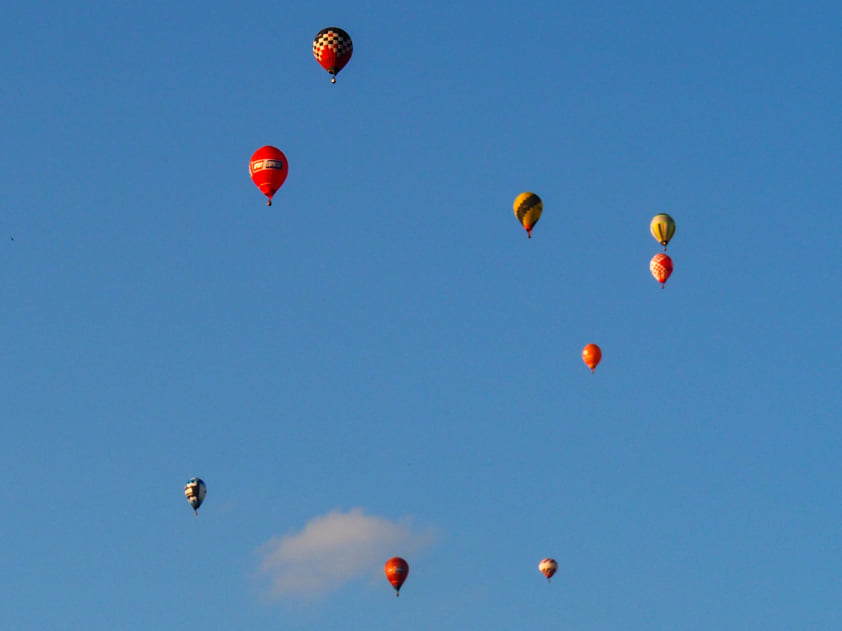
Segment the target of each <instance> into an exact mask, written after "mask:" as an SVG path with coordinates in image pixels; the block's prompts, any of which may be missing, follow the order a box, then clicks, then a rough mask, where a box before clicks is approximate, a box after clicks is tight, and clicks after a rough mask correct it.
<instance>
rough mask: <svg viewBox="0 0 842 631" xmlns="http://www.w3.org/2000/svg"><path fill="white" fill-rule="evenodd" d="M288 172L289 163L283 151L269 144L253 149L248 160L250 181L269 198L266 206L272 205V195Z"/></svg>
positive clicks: (281, 184)
mask: <svg viewBox="0 0 842 631" xmlns="http://www.w3.org/2000/svg"><path fill="white" fill-rule="evenodd" d="M288 173H289V163H288V162H287V157H286V156H285V155H284V152H283V151H281V150H280V149H278V148H277V147H272V146H270V145H267V146H265V147H261V148H260V149H258V150H257V151H255V152H254V155H253V156H252V157H251V161H250V162H249V174H251V179H252V181H253V182H254V184H255V185H256V186H257V188H259V189H260V192H261V193H263V194H264V195H266V197H267V198H269V201H267V202H266V205H267V206H271V205H272V196H273V195H274V194H275V193H277V192H278V189H279V188H281V186H283V183H284V181H285V180H286V179H287V174H288Z"/></svg>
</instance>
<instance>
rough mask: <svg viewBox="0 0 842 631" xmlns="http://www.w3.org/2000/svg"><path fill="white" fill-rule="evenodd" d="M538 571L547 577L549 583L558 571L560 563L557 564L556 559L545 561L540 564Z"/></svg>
mask: <svg viewBox="0 0 842 631" xmlns="http://www.w3.org/2000/svg"><path fill="white" fill-rule="evenodd" d="M538 569H539V570H541V574H543V575H544V576H546V577H547V582H548V583H549V582H550V579H551V578H552V577H553V574H555V571H556V570H557V569H558V563H556V561H555V559H544V560H543V561H541V562H540V563H539V564H538Z"/></svg>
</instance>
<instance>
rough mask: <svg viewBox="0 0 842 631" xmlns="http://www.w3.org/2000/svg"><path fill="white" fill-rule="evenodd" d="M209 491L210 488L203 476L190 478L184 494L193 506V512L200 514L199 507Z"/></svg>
mask: <svg viewBox="0 0 842 631" xmlns="http://www.w3.org/2000/svg"><path fill="white" fill-rule="evenodd" d="M207 493H208V488H207V487H206V486H205V483H204V482H203V481H202V479H201V478H190V479H189V480H187V484H186V485H185V486H184V495H185V497H187V501H188V502H190V506H192V507H193V512H194V513H196V514H197V515H198V514H199V507H200V506H201V505H202V502H204V501H205V495H207Z"/></svg>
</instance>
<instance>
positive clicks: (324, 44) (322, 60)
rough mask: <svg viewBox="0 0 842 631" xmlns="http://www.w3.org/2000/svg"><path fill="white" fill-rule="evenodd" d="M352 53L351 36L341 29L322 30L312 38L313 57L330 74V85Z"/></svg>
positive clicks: (334, 81)
mask: <svg viewBox="0 0 842 631" xmlns="http://www.w3.org/2000/svg"><path fill="white" fill-rule="evenodd" d="M353 52H354V43H353V42H352V41H351V36H350V35H348V33H346V32H345V31H343V30H342V29H341V28H337V27H335V26H329V27H327V28H323V29H322V30H321V31H319V32H318V33H316V37H315V38H313V56H314V57H315V58H316V61H318V62H319V64H321V66H322V68H324V69H325V70H327V71H328V72H329V73H330V74H331V78H330V82H331V83H336V75H337V74H338V73H339V71H340V70H342V69H343V68H344V67H345V64H347V63H348V61H349V60H350V59H351V55H352V54H353Z"/></svg>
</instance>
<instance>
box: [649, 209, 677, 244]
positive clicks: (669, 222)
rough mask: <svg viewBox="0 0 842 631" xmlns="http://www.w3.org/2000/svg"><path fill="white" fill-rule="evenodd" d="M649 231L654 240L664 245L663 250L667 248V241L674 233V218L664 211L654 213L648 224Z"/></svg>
mask: <svg viewBox="0 0 842 631" xmlns="http://www.w3.org/2000/svg"><path fill="white" fill-rule="evenodd" d="M649 232H651V233H652V236H653V237H655V240H656V241H657V242H658V243H660V244H661V245H662V246H664V251H666V249H667V243H669V242H670V239H672V235H674V234H675V220H673V218H672V217H670V216H669V215H668V214H666V213H661V214H660V215H655V216H654V217H652V221H651V223H650V224H649Z"/></svg>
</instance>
